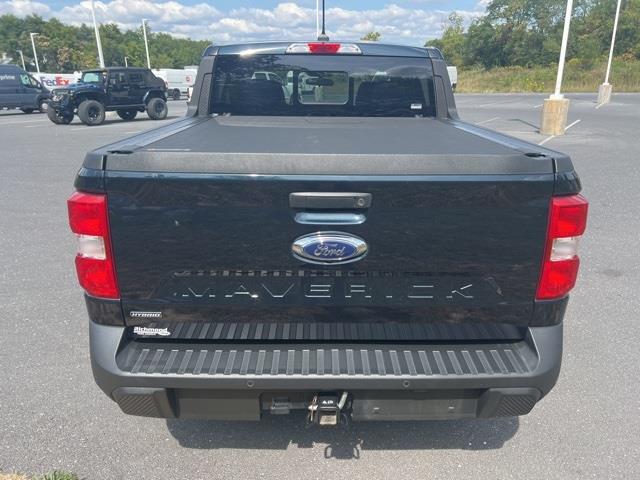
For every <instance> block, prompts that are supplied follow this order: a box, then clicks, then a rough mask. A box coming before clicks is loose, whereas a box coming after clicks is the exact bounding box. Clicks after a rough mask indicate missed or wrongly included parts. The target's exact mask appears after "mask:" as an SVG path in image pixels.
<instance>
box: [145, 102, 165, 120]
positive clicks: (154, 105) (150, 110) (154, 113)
mask: <svg viewBox="0 0 640 480" xmlns="http://www.w3.org/2000/svg"><path fill="white" fill-rule="evenodd" d="M168 113H169V110H168V109H167V102H165V101H164V100H163V99H162V98H158V97H155V98H152V99H151V100H149V102H148V103H147V115H149V118H152V119H153V120H164V119H165V118H167V114H168Z"/></svg>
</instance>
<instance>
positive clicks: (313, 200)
mask: <svg viewBox="0 0 640 480" xmlns="http://www.w3.org/2000/svg"><path fill="white" fill-rule="evenodd" d="M289 206H290V207H291V208H297V209H301V210H363V209H366V208H369V207H370V206H371V194H370V193H353V192H295V193H291V194H289Z"/></svg>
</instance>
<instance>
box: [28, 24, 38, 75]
mask: <svg viewBox="0 0 640 480" xmlns="http://www.w3.org/2000/svg"><path fill="white" fill-rule="evenodd" d="M29 35H30V36H31V47H32V48H33V58H34V59H35V61H36V71H37V72H38V75H40V65H39V64H38V54H37V53H36V42H35V41H34V40H33V37H35V36H36V35H40V34H39V33H33V32H31V33H30V34H29Z"/></svg>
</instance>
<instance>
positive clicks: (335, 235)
mask: <svg viewBox="0 0 640 480" xmlns="http://www.w3.org/2000/svg"><path fill="white" fill-rule="evenodd" d="M291 250H292V251H293V256H294V257H296V258H297V259H298V260H302V261H303V262H307V263H316V264H324V265H327V264H340V263H349V262H355V261H357V260H360V259H361V258H363V257H364V256H365V255H366V254H367V251H368V247H367V243H366V242H365V241H364V240H363V239H361V238H360V237H356V236H355V235H350V234H348V233H343V232H316V233H310V234H308V235H303V236H302V237H299V238H296V240H295V241H294V242H293V245H292V246H291Z"/></svg>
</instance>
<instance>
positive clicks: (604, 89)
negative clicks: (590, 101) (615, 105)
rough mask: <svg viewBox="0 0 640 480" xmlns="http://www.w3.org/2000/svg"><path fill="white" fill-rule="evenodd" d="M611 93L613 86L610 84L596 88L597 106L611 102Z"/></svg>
mask: <svg viewBox="0 0 640 480" xmlns="http://www.w3.org/2000/svg"><path fill="white" fill-rule="evenodd" d="M612 91H613V85H611V84H610V83H603V84H601V85H600V86H599V87H598V104H601V103H609V102H610V101H611V92H612Z"/></svg>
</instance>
